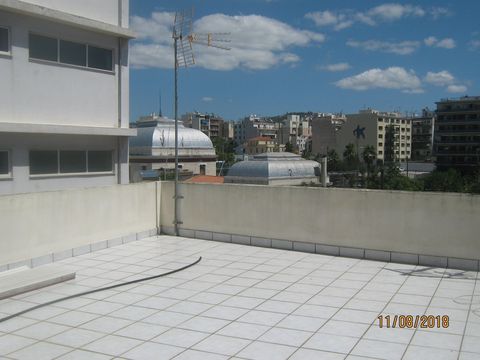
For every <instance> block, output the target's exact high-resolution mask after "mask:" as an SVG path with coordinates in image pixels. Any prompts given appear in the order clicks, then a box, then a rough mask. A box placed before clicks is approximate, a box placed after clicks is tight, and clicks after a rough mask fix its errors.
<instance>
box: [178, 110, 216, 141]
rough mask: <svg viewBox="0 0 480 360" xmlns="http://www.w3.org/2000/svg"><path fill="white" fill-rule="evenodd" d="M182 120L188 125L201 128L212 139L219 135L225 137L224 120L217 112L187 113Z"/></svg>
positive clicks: (197, 128)
mask: <svg viewBox="0 0 480 360" xmlns="http://www.w3.org/2000/svg"><path fill="white" fill-rule="evenodd" d="M182 121H183V123H184V125H186V126H187V127H191V128H192V129H196V130H200V131H201V132H203V133H204V134H205V135H207V136H208V137H209V138H210V139H212V140H213V139H215V138H217V137H223V123H224V121H223V119H222V118H221V117H219V116H216V115H215V114H203V113H199V112H193V113H187V114H185V115H183V116H182Z"/></svg>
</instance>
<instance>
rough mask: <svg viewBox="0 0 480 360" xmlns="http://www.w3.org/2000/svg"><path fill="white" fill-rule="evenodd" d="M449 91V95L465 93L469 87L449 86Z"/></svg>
mask: <svg viewBox="0 0 480 360" xmlns="http://www.w3.org/2000/svg"><path fill="white" fill-rule="evenodd" d="M447 91H448V92H449V93H465V92H466V91H467V87H466V86H465V85H448V87H447Z"/></svg>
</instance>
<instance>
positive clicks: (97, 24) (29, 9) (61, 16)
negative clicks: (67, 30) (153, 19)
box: [0, 0, 135, 39]
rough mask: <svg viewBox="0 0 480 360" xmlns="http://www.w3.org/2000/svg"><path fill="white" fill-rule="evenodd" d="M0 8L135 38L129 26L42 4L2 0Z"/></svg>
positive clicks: (18, 0)
mask: <svg viewBox="0 0 480 360" xmlns="http://www.w3.org/2000/svg"><path fill="white" fill-rule="evenodd" d="M0 10H5V11H9V12H13V13H17V14H22V15H28V16H33V17H37V18H41V19H45V20H49V21H53V22H57V23H61V24H66V25H71V26H75V27H78V28H82V29H85V30H91V31H95V32H99V33H103V34H108V35H114V36H117V37H121V38H126V39H134V38H135V33H134V32H133V31H132V30H130V29H128V28H124V27H121V26H115V25H111V24H107V23H104V22H102V21H97V20H92V19H88V18H85V17H82V16H78V15H73V14H69V13H66V12H63V11H59V10H54V9H49V8H46V7H44V6H40V5H34V4H29V3H26V2H24V1H20V0H0Z"/></svg>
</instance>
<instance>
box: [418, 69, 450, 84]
mask: <svg viewBox="0 0 480 360" xmlns="http://www.w3.org/2000/svg"><path fill="white" fill-rule="evenodd" d="M424 80H425V82H427V83H429V84H432V85H435V86H445V85H450V84H452V83H453V82H454V81H455V77H454V76H453V75H452V74H450V73H449V72H448V71H446V70H443V71H439V72H431V71H429V72H427V75H425V78H424Z"/></svg>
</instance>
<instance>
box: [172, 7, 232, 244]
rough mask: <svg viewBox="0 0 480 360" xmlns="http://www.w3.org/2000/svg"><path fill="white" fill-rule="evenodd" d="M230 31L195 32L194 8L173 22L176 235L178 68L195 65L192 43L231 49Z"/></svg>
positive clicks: (176, 218)
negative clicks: (228, 45)
mask: <svg viewBox="0 0 480 360" xmlns="http://www.w3.org/2000/svg"><path fill="white" fill-rule="evenodd" d="M228 35H230V34H229V33H207V34H199V33H194V32H193V9H192V10H191V11H178V12H176V13H175V20H174V22H173V31H172V38H173V49H174V70H175V86H174V87H175V97H174V101H175V195H174V199H175V211H174V221H173V223H174V226H175V235H176V236H178V235H179V232H178V225H181V224H182V222H181V221H180V214H179V206H178V205H179V204H178V202H179V200H180V199H181V198H182V196H180V194H179V192H178V69H179V68H181V67H184V68H188V67H189V66H193V65H195V56H194V53H193V46H192V44H199V45H203V46H208V47H214V48H217V49H222V50H230V48H229V47H227V46H225V44H227V43H229V42H230V40H229V39H228Z"/></svg>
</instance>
